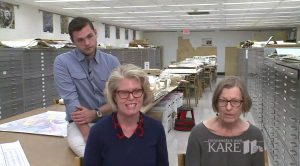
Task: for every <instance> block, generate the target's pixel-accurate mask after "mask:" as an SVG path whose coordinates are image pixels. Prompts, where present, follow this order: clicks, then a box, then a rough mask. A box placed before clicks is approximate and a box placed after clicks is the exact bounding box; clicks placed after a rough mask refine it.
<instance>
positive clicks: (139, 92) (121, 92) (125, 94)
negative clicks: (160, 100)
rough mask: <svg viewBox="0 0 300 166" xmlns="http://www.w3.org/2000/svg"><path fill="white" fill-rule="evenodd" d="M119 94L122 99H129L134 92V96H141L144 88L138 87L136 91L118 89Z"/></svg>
mask: <svg viewBox="0 0 300 166" xmlns="http://www.w3.org/2000/svg"><path fill="white" fill-rule="evenodd" d="M117 94H118V96H119V97H120V98H121V99H127V98H128V97H129V94H132V96H133V97H134V98H139V97H141V96H142V95H143V94H144V90H143V89H136V90H134V91H131V92H130V91H127V90H118V91H117Z"/></svg>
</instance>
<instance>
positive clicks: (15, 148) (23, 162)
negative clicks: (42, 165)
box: [0, 141, 30, 166]
mask: <svg viewBox="0 0 300 166" xmlns="http://www.w3.org/2000/svg"><path fill="white" fill-rule="evenodd" d="M0 166H30V164H29V162H28V160H27V158H26V156H25V153H24V151H23V149H22V146H21V144H20V142H19V141H16V142H12V143H4V144H0Z"/></svg>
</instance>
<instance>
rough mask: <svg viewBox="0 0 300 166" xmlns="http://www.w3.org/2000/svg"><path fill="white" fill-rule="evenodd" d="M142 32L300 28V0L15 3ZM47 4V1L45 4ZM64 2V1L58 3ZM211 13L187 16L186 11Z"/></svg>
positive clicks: (32, 0)
mask: <svg viewBox="0 0 300 166" xmlns="http://www.w3.org/2000/svg"><path fill="white" fill-rule="evenodd" d="M12 1H15V2H18V3H26V4H30V5H33V6H37V7H38V8H39V9H43V10H46V11H50V12H56V13H59V14H65V15H68V16H84V17H88V18H91V19H92V20H94V21H100V22H103V23H107V24H111V25H116V26H120V27H127V28H132V29H136V30H142V31H178V30H183V29H189V30H190V31H210V30H257V29H279V28H280V29H282V28H294V27H300V0H243V1H241V0H224V1H221V0H12ZM42 1H47V2H42ZM58 1H63V2H58ZM192 11H199V12H209V14H208V15H194V16H193V15H188V14H187V12H192Z"/></svg>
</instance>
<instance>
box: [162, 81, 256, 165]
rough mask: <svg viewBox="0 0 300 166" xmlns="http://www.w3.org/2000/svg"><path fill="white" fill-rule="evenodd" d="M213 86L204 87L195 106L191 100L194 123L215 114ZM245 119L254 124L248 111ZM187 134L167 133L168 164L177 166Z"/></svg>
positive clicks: (183, 150) (183, 149) (179, 132)
mask: <svg viewBox="0 0 300 166" xmlns="http://www.w3.org/2000/svg"><path fill="white" fill-rule="evenodd" d="M220 79H222V76H221V77H220V76H219V77H218V79H217V82H218V81H219V80H220ZM214 87H215V84H213V85H212V91H210V89H209V88H206V89H205V92H204V93H203V96H202V97H201V99H200V100H199V103H198V105H197V106H196V107H195V104H194V101H195V100H194V99H192V100H191V105H192V106H194V107H193V108H194V115H195V122H196V124H199V123H200V122H201V121H203V120H204V119H207V118H209V117H212V116H215V113H214V112H213V110H212V107H211V98H212V93H213V91H214ZM184 104H185V101H184ZM250 112H251V111H250ZM245 119H247V120H248V121H250V122H251V123H252V124H254V121H253V119H252V116H251V114H250V113H249V114H247V115H246V117H245ZM189 135H190V132H184V131H176V130H171V131H170V133H168V135H167V146H168V152H169V164H170V166H178V161H177V154H179V153H185V151H186V147H187V141H188V137H189Z"/></svg>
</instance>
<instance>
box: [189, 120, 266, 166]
mask: <svg viewBox="0 0 300 166" xmlns="http://www.w3.org/2000/svg"><path fill="white" fill-rule="evenodd" d="M185 164H186V166H264V142H263V136H262V133H261V131H260V130H259V129H258V128H257V127H255V126H253V125H252V124H250V127H249V129H248V130H247V131H245V132H244V133H243V134H241V135H239V136H234V137H223V136H218V135H216V134H214V133H212V132H210V131H209V130H208V128H206V126H205V125H204V124H203V123H200V124H199V125H197V126H196V127H194V128H193V130H192V132H191V134H190V137H189V140H188V146H187V152H186V158H185Z"/></svg>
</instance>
